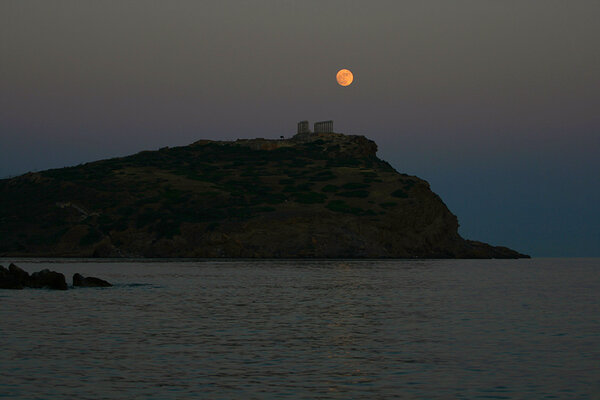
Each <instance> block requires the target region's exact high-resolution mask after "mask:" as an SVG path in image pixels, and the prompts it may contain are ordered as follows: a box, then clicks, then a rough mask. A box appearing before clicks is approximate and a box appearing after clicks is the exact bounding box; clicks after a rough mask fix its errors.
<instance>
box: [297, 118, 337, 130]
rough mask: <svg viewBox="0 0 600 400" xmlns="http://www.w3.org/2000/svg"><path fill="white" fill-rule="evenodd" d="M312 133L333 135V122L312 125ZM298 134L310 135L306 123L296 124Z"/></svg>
mask: <svg viewBox="0 0 600 400" xmlns="http://www.w3.org/2000/svg"><path fill="white" fill-rule="evenodd" d="M313 132H314V133H333V121H331V120H330V121H320V122H315V124H314V130H313ZM298 133H311V132H310V128H309V123H308V121H300V122H298Z"/></svg>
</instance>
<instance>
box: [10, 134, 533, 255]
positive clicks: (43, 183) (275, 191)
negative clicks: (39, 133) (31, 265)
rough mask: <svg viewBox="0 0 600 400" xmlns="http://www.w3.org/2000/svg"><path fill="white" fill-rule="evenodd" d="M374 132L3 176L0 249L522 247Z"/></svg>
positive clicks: (416, 251)
mask: <svg viewBox="0 0 600 400" xmlns="http://www.w3.org/2000/svg"><path fill="white" fill-rule="evenodd" d="M376 151H377V146H376V144H375V143H374V142H372V141H370V140H368V139H366V138H365V137H363V136H349V135H342V134H299V135H296V136H294V137H293V138H291V139H288V140H266V139H253V140H238V141H235V142H217V141H208V140H205V141H198V142H196V143H193V144H191V145H189V146H183V147H175V148H163V149H160V150H158V151H144V152H141V153H138V154H135V155H132V156H128V157H122V158H114V159H109V160H102V161H97V162H91V163H87V164H84V165H79V166H75V167H68V168H61V169H52V170H47V171H43V172H37V173H28V174H25V175H22V176H19V177H15V178H12V179H4V180H0V254H1V255H3V256H48V257H58V256H65V257H71V256H73V257H89V256H92V257H260V258H262V257H264V258H271V257H275V258H277V257H285V258H287V257H315V258H330V257H339V258H354V257H374V258H379V257H394V258H415V257H416V258H517V257H527V256H525V255H523V254H520V253H517V252H515V251H513V250H510V249H508V248H505V247H493V246H490V245H487V244H485V243H481V242H475V241H470V240H465V239H463V238H461V237H460V235H459V234H458V221H457V218H456V216H454V215H453V214H452V213H451V212H450V211H449V210H448V208H447V207H446V205H445V204H444V203H443V202H442V200H441V199H440V198H439V197H438V196H437V195H436V194H435V193H433V192H432V191H431V190H430V188H429V184H428V183H427V182H425V181H423V180H422V179H419V178H417V177H415V176H408V175H405V174H400V173H398V172H396V171H395V170H394V169H393V168H392V167H391V166H390V165H389V164H388V163H386V162H385V161H382V160H380V159H378V158H377V157H376Z"/></svg>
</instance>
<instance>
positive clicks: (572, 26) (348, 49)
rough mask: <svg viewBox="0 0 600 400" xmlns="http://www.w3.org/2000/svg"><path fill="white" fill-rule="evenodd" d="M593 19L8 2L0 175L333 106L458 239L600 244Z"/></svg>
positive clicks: (571, 247)
mask: <svg viewBox="0 0 600 400" xmlns="http://www.w3.org/2000/svg"><path fill="white" fill-rule="evenodd" d="M599 20H600V1H597V0H593V1H583V0H581V1H577V0H576V1H570V2H566V1H555V0H535V1H534V0H518V1H517V0H515V1H510V0H507V1H492V0H489V1H486V0H472V1H459V0H457V1H447V0H439V1H426V0H418V1H398V0H393V1H375V0H373V1H348V0H346V1H323V0H321V1H308V0H302V1H284V0H278V1H252V2H242V1H214V2H205V1H195V0H194V1H161V2H159V1H146V0H143V1H142V0H139V1H82V0H77V1H46V0H43V1H24V0H16V1H12V0H3V1H2V2H0V57H1V62H0V178H4V177H9V176H14V175H19V174H23V173H26V172H28V171H37V170H43V169H48V168H56V167H63V166H70V165H76V164H79V163H82V162H88V161H93V160H98V159H103V158H109V157H116V156H123V155H128V154H132V153H136V152H138V151H141V150H152V149H158V148H160V147H163V146H180V145H187V144H189V143H191V142H194V141H196V140H198V139H215V140H220V139H237V138H253V137H265V138H278V137H279V136H280V135H284V136H286V137H289V136H291V135H293V134H294V133H295V130H296V123H297V122H298V121H300V120H304V119H307V120H309V121H311V123H312V122H314V121H320V120H327V119H332V120H334V130H335V131H336V132H342V133H347V134H360V135H365V136H367V137H368V138H370V139H372V140H374V141H375V142H377V144H378V146H379V152H378V156H379V157H380V158H382V159H384V160H386V161H388V162H390V164H392V166H393V167H394V168H395V169H396V170H398V171H399V172H403V173H408V174H411V175H417V176H419V177H420V178H422V179H425V180H427V181H428V182H429V183H430V184H431V188H432V189H433V191H434V192H436V193H437V194H439V195H440V197H441V198H442V199H443V200H444V202H445V203H446V204H447V206H448V207H449V209H450V210H451V211H452V212H453V213H454V214H456V215H457V216H458V219H459V222H460V224H461V228H460V233H461V234H462V235H463V236H464V237H465V238H468V239H475V240H481V241H485V242H489V243H491V244H494V245H504V246H508V247H511V248H513V249H515V250H518V251H520V252H524V253H528V254H531V255H532V256H600V207H599V204H600V182H599V171H600V157H599V156H598V155H599V154H598V153H599V152H600V151H599V150H600V23H599ZM341 68H348V69H350V70H351V71H352V72H353V73H354V82H353V83H352V84H351V85H350V86H348V87H341V86H340V85H338V84H337V83H336V81H335V74H336V72H337V71H338V70H339V69H341Z"/></svg>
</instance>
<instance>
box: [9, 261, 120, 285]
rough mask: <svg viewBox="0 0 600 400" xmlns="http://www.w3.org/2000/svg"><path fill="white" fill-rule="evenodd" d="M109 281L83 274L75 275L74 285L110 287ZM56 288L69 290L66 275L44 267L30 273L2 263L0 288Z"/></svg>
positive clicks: (13, 265)
mask: <svg viewBox="0 0 600 400" xmlns="http://www.w3.org/2000/svg"><path fill="white" fill-rule="evenodd" d="M110 286H112V285H111V284H110V283H109V282H107V281H105V280H103V279H100V278H95V277H93V276H89V277H84V276H82V275H81V274H75V275H73V287H110ZM24 288H35V289H42V288H44V289H54V290H67V289H68V286H67V282H66V280H65V276H64V275H63V274H61V273H59V272H55V271H50V270H49V269H43V270H41V271H38V272H34V273H33V274H31V275H29V273H28V272H27V271H24V270H23V269H21V268H20V267H18V266H16V265H15V264H12V263H11V264H10V265H9V266H8V268H5V267H4V266H2V265H0V289H24Z"/></svg>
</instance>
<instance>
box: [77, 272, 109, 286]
mask: <svg viewBox="0 0 600 400" xmlns="http://www.w3.org/2000/svg"><path fill="white" fill-rule="evenodd" d="M78 286H79V287H111V286H112V285H111V284H110V283H108V282H107V281H105V280H103V279H100V278H95V277H93V276H88V277H84V276H82V275H81V274H75V275H73V287H78Z"/></svg>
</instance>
